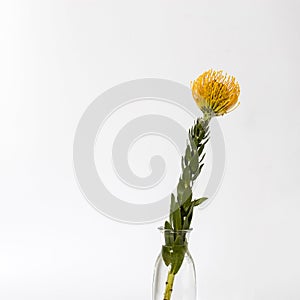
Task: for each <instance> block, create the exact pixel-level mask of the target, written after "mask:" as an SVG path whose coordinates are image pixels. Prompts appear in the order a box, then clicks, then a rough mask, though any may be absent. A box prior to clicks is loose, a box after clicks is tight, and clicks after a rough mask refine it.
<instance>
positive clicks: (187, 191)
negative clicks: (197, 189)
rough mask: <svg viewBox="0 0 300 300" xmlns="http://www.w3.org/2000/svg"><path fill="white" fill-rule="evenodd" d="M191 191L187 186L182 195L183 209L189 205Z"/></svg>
mask: <svg viewBox="0 0 300 300" xmlns="http://www.w3.org/2000/svg"><path fill="white" fill-rule="evenodd" d="M192 196H193V192H192V189H191V188H190V187H189V186H188V187H187V188H186V189H185V190H184V192H183V195H182V205H183V207H184V209H185V210H187V208H188V207H189V206H190V204H191V200H192Z"/></svg>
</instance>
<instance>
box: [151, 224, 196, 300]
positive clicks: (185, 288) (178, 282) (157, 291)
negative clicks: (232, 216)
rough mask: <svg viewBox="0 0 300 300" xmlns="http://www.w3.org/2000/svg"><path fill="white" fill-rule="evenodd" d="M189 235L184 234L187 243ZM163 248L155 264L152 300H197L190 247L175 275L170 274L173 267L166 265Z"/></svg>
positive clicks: (187, 232) (186, 250) (187, 233)
mask: <svg viewBox="0 0 300 300" xmlns="http://www.w3.org/2000/svg"><path fill="white" fill-rule="evenodd" d="M160 231H161V232H162V233H163V234H164V229H162V228H160ZM189 233H190V230H189V231H186V232H185V233H184V236H185V239H186V241H187V240H188V237H189ZM163 245H164V241H163ZM163 247H164V246H163ZM163 247H162V250H161V251H160V253H159V255H158V257H157V259H156V263H155V268H154V274H153V285H152V300H196V297H197V295H196V294H197V288H196V272H195V265H194V261H193V258H192V256H191V254H190V252H189V249H188V247H186V249H185V251H184V257H183V260H182V264H181V266H180V268H179V270H178V272H177V273H176V274H175V275H174V274H170V270H171V266H170V265H169V266H167V265H166V263H165V260H164V257H163ZM171 281H172V282H171ZM170 284H171V287H169V291H167V286H168V285H170Z"/></svg>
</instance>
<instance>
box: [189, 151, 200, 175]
mask: <svg viewBox="0 0 300 300" xmlns="http://www.w3.org/2000/svg"><path fill="white" fill-rule="evenodd" d="M198 159H199V156H198V152H196V153H195V155H194V156H193V157H192V158H191V161H190V164H189V166H190V168H191V171H192V173H193V174H195V172H196V171H197V169H198V164H199V163H198Z"/></svg>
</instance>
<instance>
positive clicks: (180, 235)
mask: <svg viewBox="0 0 300 300" xmlns="http://www.w3.org/2000/svg"><path fill="white" fill-rule="evenodd" d="M158 230H159V231H160V233H161V241H162V244H163V245H166V244H170V243H169V241H170V239H171V241H175V240H176V238H177V239H180V240H181V239H182V241H184V242H186V244H188V242H189V238H190V234H191V231H192V228H191V229H186V230H171V229H165V228H164V227H159V228H158ZM166 239H167V240H166Z"/></svg>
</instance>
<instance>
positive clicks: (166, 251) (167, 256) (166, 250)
mask: <svg viewBox="0 0 300 300" xmlns="http://www.w3.org/2000/svg"><path fill="white" fill-rule="evenodd" d="M171 249H172V248H171V247H168V246H162V257H163V260H164V262H165V264H166V266H169V264H170V263H171V262H172V254H171Z"/></svg>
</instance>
